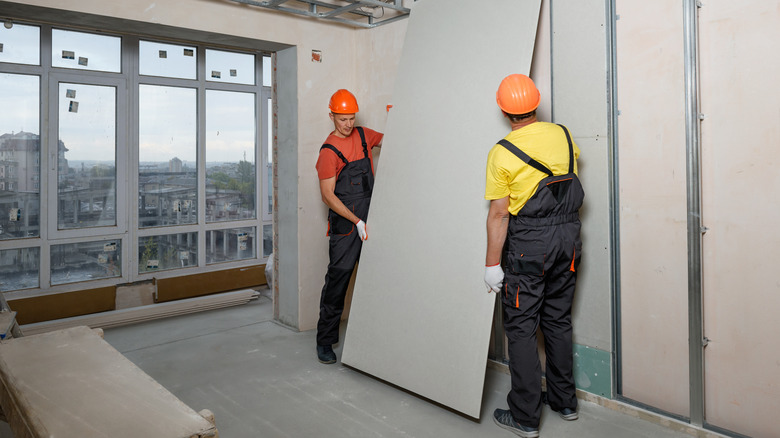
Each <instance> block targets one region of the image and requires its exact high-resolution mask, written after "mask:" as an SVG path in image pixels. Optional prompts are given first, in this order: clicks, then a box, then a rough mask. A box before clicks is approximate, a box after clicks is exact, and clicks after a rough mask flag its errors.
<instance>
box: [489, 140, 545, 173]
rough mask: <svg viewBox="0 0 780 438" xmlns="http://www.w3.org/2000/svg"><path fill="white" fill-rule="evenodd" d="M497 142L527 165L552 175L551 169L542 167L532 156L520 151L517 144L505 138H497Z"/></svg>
mask: <svg viewBox="0 0 780 438" xmlns="http://www.w3.org/2000/svg"><path fill="white" fill-rule="evenodd" d="M498 144H500V145H501V146H503V147H505V148H506V149H507V150H508V151H509V152H511V153H513V154H515V155H516V156H517V158H519V159H521V160H523V162H524V163H526V164H528V165H529V166H531V167H533V168H534V169H536V170H538V171H539V172H542V173H544V174H546V175H547V176H553V173H552V171H550V169H548V168H546V167H544V165H543V164H542V163H540V162H538V161H536V160H534V159H533V158H531V157H529V156H528V154H526V153H525V152H523V151H521V150H520V149H519V148H518V147H517V146H515V145H513V144H512V143H511V142H510V141H508V140H506V139H501V140H499V142H498Z"/></svg>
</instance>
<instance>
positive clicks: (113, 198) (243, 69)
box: [0, 22, 273, 295]
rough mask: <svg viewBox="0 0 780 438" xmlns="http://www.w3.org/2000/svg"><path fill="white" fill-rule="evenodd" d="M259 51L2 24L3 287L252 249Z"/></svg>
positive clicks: (252, 256) (258, 176)
mask: <svg viewBox="0 0 780 438" xmlns="http://www.w3.org/2000/svg"><path fill="white" fill-rule="evenodd" d="M270 64H271V57H270V55H268V54H263V53H258V52H252V51H241V50H238V49H237V50H225V49H223V48H214V47H208V46H207V45H204V44H200V43H189V44H187V43H181V42H166V41H159V40H153V39H146V38H138V37H136V36H131V35H120V34H111V33H110V32H104V33H95V32H87V31H83V30H79V29H67V28H61V27H57V26H50V25H46V24H35V23H28V24H25V23H16V22H14V23H13V24H12V25H11V26H10V27H8V26H2V27H0V96H3V101H4V102H5V104H4V105H0V245H2V246H1V247H0V291H4V292H8V291H18V293H20V294H24V295H31V294H32V295H34V294H35V293H36V291H41V290H54V291H57V290H60V291H67V290H74V289H77V288H85V287H100V286H105V285H109V284H117V283H125V282H133V281H138V280H144V279H148V278H152V277H166V276H167V277H171V276H178V275H186V274H189V273H196V272H202V271H208V270H213V269H224V268H230V267H241V266H246V265H251V264H257V263H261V262H262V261H263V260H264V259H265V258H266V257H267V256H268V255H269V253H270V248H271V247H272V242H271V228H272V227H271V218H272V215H271V208H272V205H273V202H272V197H271V194H272V187H271V185H270V181H271V175H272V172H271V170H272V169H271V165H272V163H271V161H270V160H271V156H272V154H271V153H270V152H269V150H268V149H269V148H270V146H271V138H272V137H271V135H270V132H269V131H270V129H271V123H270V121H271V109H272V105H271V81H270V77H271V76H270V71H271V65H270ZM85 283H87V284H85ZM25 291H28V292H25Z"/></svg>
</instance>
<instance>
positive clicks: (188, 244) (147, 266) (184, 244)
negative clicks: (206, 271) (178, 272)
mask: <svg viewBox="0 0 780 438" xmlns="http://www.w3.org/2000/svg"><path fill="white" fill-rule="evenodd" d="M197 265H198V233H179V234H167V235H164V236H148V237H140V238H139V239H138V272H139V273H144V272H155V271H164V270H168V269H178V268H186V267H188V266H197Z"/></svg>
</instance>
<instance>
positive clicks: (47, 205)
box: [0, 20, 275, 299]
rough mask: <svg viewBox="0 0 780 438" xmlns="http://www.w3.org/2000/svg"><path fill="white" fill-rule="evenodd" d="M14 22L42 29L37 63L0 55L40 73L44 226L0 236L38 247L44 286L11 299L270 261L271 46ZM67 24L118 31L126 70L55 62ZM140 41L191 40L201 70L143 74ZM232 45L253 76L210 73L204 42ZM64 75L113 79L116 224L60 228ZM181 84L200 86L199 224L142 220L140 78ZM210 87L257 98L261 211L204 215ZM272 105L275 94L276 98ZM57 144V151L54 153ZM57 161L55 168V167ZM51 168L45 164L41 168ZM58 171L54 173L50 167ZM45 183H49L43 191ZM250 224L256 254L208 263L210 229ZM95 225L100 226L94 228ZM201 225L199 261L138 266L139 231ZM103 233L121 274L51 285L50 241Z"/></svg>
mask: <svg viewBox="0 0 780 438" xmlns="http://www.w3.org/2000/svg"><path fill="white" fill-rule="evenodd" d="M14 23H15V24H16V23H18V24H23V25H29V26H36V27H38V28H39V29H40V36H39V41H40V56H39V65H29V64H15V63H3V62H0V72H2V73H10V74H27V75H35V76H38V77H39V87H40V89H39V97H40V106H39V131H40V132H39V136H40V142H41V153H40V156H39V160H40V168H41V170H42V171H41V173H40V181H39V184H40V187H41V189H40V206H39V211H40V223H39V228H40V233H39V236H37V237H23V238H19V239H8V240H2V241H0V244H2V248H3V249H4V250H5V249H17V248H32V247H37V248H39V257H40V260H39V286H38V287H37V288H31V289H19V290H9V291H4V292H3V293H4V294H5V295H6V297H7V298H9V299H19V298H27V297H34V296H40V295H48V294H56V293H64V292H71V291H75V290H82V289H94V288H99V287H105V286H113V285H117V284H123V283H133V282H138V281H145V280H150V279H152V278H157V279H161V278H171V277H180V276H186V275H191V274H196V273H204V272H210V271H220V270H224V269H234V268H242V267H247V266H257V265H261V264H263V263H265V262H266V260H267V257H264V254H263V228H264V225H265V226H268V225H271V223H272V211H270V210H269V209H268V205H267V204H268V200H267V196H268V194H269V193H272V192H273V188H272V187H266V186H267V184H264V182H265V181H268V175H267V169H266V168H267V166H266V163H267V157H268V156H269V154H271V147H272V145H271V144H269V142H268V140H267V138H268V135H269V133H268V132H267V131H266V130H267V129H272V126H271V123H270V122H267V121H270V120H271V118H270V117H271V115H270V114H269V113H268V104H267V102H268V101H269V100H271V99H273V93H272V87H271V86H270V85H265V84H263V66H264V63H263V60H264V58H270V59H271V62H270V63H267V64H266V66H272V65H273V64H272V63H273V62H274V61H275V58H274V56H273V53H272V52H269V51H266V50H260V49H257V48H241V47H224V46H220V45H215V44H209V43H206V42H203V41H187V40H175V39H167V38H164V37H159V36H154V35H148V34H146V35H139V34H135V33H124V32H114V31H104V30H95V29H94V28H82V27H79V26H78V25H51V24H45V23H39V22H36V21H35V20H15V21H14ZM53 29H59V30H67V31H76V32H86V33H94V34H98V35H109V36H117V37H120V38H121V44H120V47H121V50H122V53H121V58H120V59H121V69H120V70H121V71H120V72H119V73H114V72H105V71H93V70H81V69H69V68H62V67H53V66H52V53H51V51H52V30H53ZM140 41H149V42H158V43H163V44H174V45H186V46H191V47H195V48H196V49H197V78H196V79H178V78H167V77H160V76H147V75H140V73H139V55H140ZM207 49H209V50H222V51H232V52H237V53H242V54H252V55H253V56H254V62H255V84H254V85H246V84H233V83H226V82H212V81H207V77H206V71H205V70H206V64H205V55H206V50H207ZM60 82H68V83H78V84H85V85H110V86H115V87H116V91H117V92H116V120H117V121H116V137H117V138H116V142H117V143H116V147H117V149H116V163H117V166H116V178H117V184H116V218H117V223H116V225H115V226H109V227H89V228H83V229H63V230H59V229H57V199H58V191H57V181H56V179H57V178H56V172H57V142H58V123H59V120H58V115H59V114H58V100H57V93H58V90H59V83H60ZM140 84H149V85H163V86H183V87H188V88H197V91H196V94H197V103H196V105H197V160H198V161H197V175H198V176H197V179H198V181H197V196H198V213H197V216H198V219H197V223H196V224H186V225H172V226H164V227H149V228H143V229H140V228H138V225H139V220H138V196H137V194H138V183H139V181H138V179H139V178H138V170H139V165H138V155H139V154H138V144H139V132H138V130H139V117H138V110H139V102H138V98H139V91H138V89H139V85H140ZM207 89H214V90H225V91H245V92H252V93H254V101H255V111H256V114H255V163H254V164H255V175H256V178H255V205H256V207H255V208H256V217H255V218H253V219H247V220H237V221H224V222H216V223H206V220H205V206H206V199H205V196H206V190H205V186H206V179H205V175H206V173H205V170H206V163H205V161H204V159H203V158H204V156H205V126H206V119H205V114H206V111H205V93H206V90H207ZM271 105H273V102H272V103H271ZM52 151H53V154H52ZM52 167H53V168H54V169H52ZM44 169H46V170H45V171H43V170H44ZM51 172H54V173H51ZM44 190H45V191H44ZM246 227H253V228H254V230H255V236H254V246H255V248H254V252H255V254H254V257H252V258H249V259H242V260H235V261H223V262H217V263H211V264H207V263H206V259H207V256H206V252H205V251H206V235H207V231H214V230H227V229H234V228H246ZM96 230H97V231H98V233H95V231H96ZM188 232H195V233H197V236H198V237H197V253H198V256H197V261H196V263H195V265H194V266H193V267H187V268H180V269H173V270H166V271H153V272H147V273H144V272H139V269H138V265H137V260H136V259H137V255H138V247H139V243H138V242H139V239H141V238H143V237H147V236H153V235H164V234H179V233H188ZM105 239H117V240H121V241H122V245H121V251H122V253H121V257H122V266H121V269H122V275H121V276H120V277H118V278H110V279H99V280H91V281H86V282H79V283H68V284H62V285H56V286H53V285H51V266H50V264H51V247H52V246H53V245H62V244H69V243H80V242H88V241H97V240H105Z"/></svg>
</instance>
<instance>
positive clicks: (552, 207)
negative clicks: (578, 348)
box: [499, 125, 584, 427]
mask: <svg viewBox="0 0 780 438" xmlns="http://www.w3.org/2000/svg"><path fill="white" fill-rule="evenodd" d="M559 126H561V128H562V129H563V132H564V133H565V134H566V140H567V141H568V144H569V172H568V173H567V174H565V175H559V176H553V173H552V172H551V171H550V170H549V169H548V168H546V167H545V166H544V165H542V164H541V163H539V162H538V161H536V160H534V159H533V158H531V157H529V156H528V155H527V154H526V153H524V152H523V151H521V150H520V149H518V148H517V147H516V146H514V145H513V144H511V143H510V142H508V141H506V140H501V141H500V142H499V144H501V145H502V146H504V147H505V148H507V149H508V150H509V151H510V152H512V153H513V154H515V155H516V156H517V157H519V158H520V159H521V160H523V161H524V162H525V163H526V164H528V165H529V166H533V167H534V168H535V169H537V170H539V171H540V172H543V173H545V174H547V175H548V176H547V177H546V178H544V179H543V180H542V181H541V182H539V188H538V189H537V190H536V192H535V193H534V194H533V196H532V197H531V198H530V199H529V200H528V202H527V203H526V204H525V205H524V206H523V208H521V209H520V211H519V212H518V213H517V215H516V216H511V217H510V219H509V227H508V231H507V240H506V245H505V247H504V251H505V252H504V256H503V258H502V260H503V268H504V273H505V278H504V290H503V293H502V302H503V304H504V305H503V308H504V330H505V332H506V335H507V338H508V339H509V365H510V367H509V368H510V372H511V375H512V389H511V391H510V392H509V395H508V396H507V402H508V404H509V409H510V410H511V412H512V415H513V416H514V418H515V420H516V421H517V422H519V423H520V424H523V425H525V426H530V427H539V419H540V417H541V411H542V400H541V390H542V387H541V380H542V372H541V366H540V363H539V355H538V351H537V341H536V330H537V328H538V327H540V326H541V329H542V334H543V335H544V350H545V356H546V369H545V376H546V378H547V399H548V403H549V405H550V407H552V408H553V409H554V410H556V411H559V410H561V409H564V408H571V409H574V410H576V408H577V397H576V393H575V386H574V376H573V370H572V367H573V363H572V360H573V357H572V356H573V353H572V348H573V346H572V325H571V307H572V300H573V298H574V286H575V282H576V280H577V272H576V268H577V267H578V265H579V262H580V251H581V250H582V241H581V240H580V218H579V209H580V206H581V205H582V200H583V198H584V191H583V189H582V185H581V184H580V180H579V179H578V178H577V175H575V174H574V148H573V147H572V141H571V136H570V135H569V132H568V130H567V129H566V128H565V127H564V126H562V125H559Z"/></svg>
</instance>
